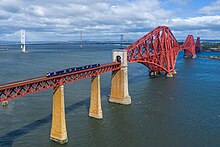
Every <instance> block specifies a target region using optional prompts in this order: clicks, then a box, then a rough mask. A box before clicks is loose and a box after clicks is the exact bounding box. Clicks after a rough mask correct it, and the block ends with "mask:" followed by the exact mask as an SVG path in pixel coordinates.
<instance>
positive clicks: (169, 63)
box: [126, 26, 195, 73]
mask: <svg viewBox="0 0 220 147" xmlns="http://www.w3.org/2000/svg"><path fill="white" fill-rule="evenodd" d="M182 49H184V50H186V52H187V54H189V55H190V56H194V55H195V43H194V40H193V37H192V35H189V36H188V37H187V39H186V41H185V42H184V44H183V45H182V46H180V45H179V44H178V42H177V40H176V38H175V37H174V35H173V34H172V32H171V30H170V29H169V28H168V27H166V26H159V27H157V28H155V29H154V30H152V31H151V32H149V33H147V34H146V35H144V36H143V37H142V38H140V39H138V40H137V41H135V42H134V43H132V44H131V45H130V46H128V47H127V48H126V50H127V60H128V62H139V63H142V64H144V65H145V66H147V67H148V68H149V69H150V70H151V71H155V72H167V73H170V72H172V71H173V70H174V68H175V64H176V59H177V55H178V53H179V51H180V50H182Z"/></svg>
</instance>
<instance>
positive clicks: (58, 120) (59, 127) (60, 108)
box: [50, 85, 68, 144]
mask: <svg viewBox="0 0 220 147" xmlns="http://www.w3.org/2000/svg"><path fill="white" fill-rule="evenodd" d="M50 139H51V140H52V141H55V142H57V143H59V144H65V143H67V142H68V138H67V131H66V119H65V104H64V86H63V85H61V86H57V87H55V88H54V92H53V110H52V127H51V133H50Z"/></svg>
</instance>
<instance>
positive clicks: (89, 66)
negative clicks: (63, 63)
mask: <svg viewBox="0 0 220 147" xmlns="http://www.w3.org/2000/svg"><path fill="white" fill-rule="evenodd" d="M99 66H100V63H98V64H91V65H85V66H81V67H73V68H68V69H63V70H60V71H55V72H48V73H46V77H52V76H58V75H62V74H66V73H71V72H76V71H81V70H85V69H90V68H95V67H99Z"/></svg>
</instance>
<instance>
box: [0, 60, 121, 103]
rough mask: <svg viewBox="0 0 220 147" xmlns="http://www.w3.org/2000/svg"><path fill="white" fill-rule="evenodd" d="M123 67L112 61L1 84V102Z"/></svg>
mask: <svg viewBox="0 0 220 147" xmlns="http://www.w3.org/2000/svg"><path fill="white" fill-rule="evenodd" d="M120 67H121V63H120V62H111V63H107V64H102V65H100V66H98V67H95V68H89V69H84V70H80V71H76V72H71V73H66V74H62V75H57V76H52V77H47V76H40V77H36V78H31V79H27V80H21V81H16V82H12V83H6V84H3V85H0V102H2V101H7V100H11V99H14V98H17V97H21V96H25V95H28V94H32V93H35V92H40V91H42V90H46V89H49V88H54V87H56V86H60V85H63V84H67V83H70V82H76V81H78V80H82V79H86V78H90V77H93V76H97V75H100V74H103V73H106V72H111V71H114V70H118V69H120Z"/></svg>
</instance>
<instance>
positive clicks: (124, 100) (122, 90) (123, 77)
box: [109, 50, 131, 105]
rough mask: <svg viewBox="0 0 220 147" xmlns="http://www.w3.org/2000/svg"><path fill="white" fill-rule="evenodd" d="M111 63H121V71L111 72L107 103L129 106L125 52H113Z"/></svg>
mask: <svg viewBox="0 0 220 147" xmlns="http://www.w3.org/2000/svg"><path fill="white" fill-rule="evenodd" d="M112 57H113V62H121V69H119V70H116V71H113V72H112V84H111V93H110V97H109V102H113V103H119V104H124V105H129V104H131V97H130V95H129V92H128V63H127V51H126V50H113V56H112Z"/></svg>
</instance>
